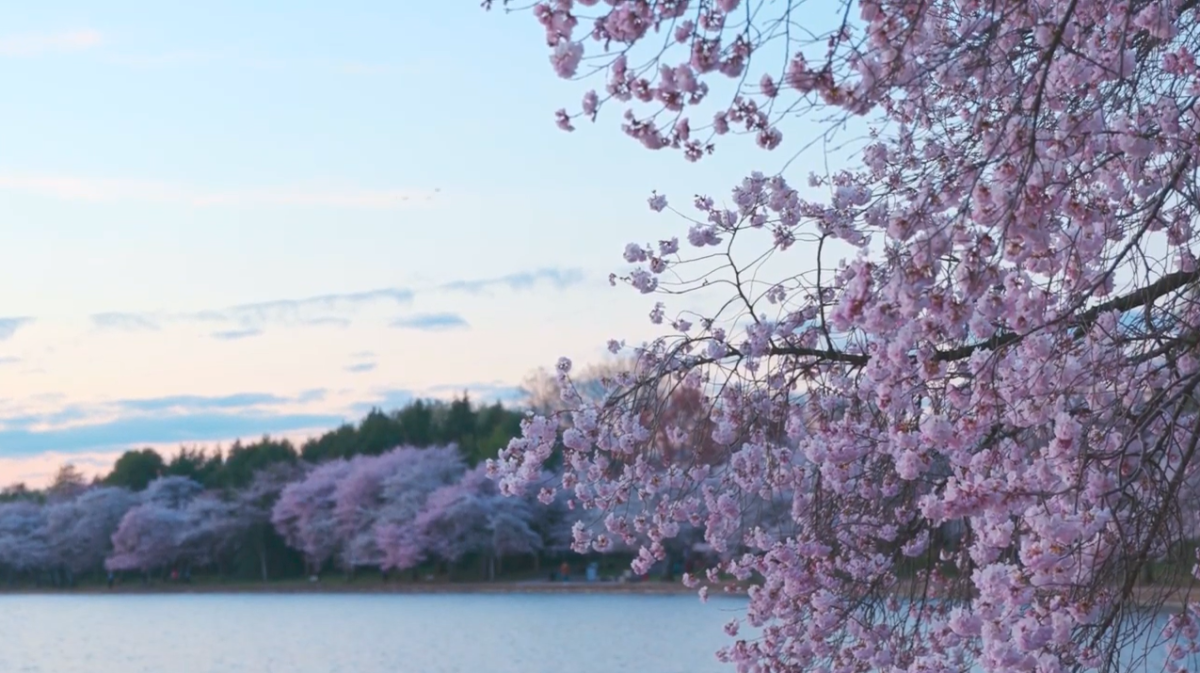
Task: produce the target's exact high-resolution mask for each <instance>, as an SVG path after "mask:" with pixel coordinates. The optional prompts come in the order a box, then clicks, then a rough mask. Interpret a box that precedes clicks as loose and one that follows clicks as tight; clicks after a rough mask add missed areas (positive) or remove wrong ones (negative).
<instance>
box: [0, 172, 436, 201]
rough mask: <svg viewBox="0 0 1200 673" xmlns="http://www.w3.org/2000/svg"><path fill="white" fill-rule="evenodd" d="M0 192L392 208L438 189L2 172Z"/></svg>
mask: <svg viewBox="0 0 1200 673" xmlns="http://www.w3.org/2000/svg"><path fill="white" fill-rule="evenodd" d="M0 189H4V190H8V191H14V192H21V193H25V194H33V195H35V196H42V197H48V198H54V199H61V200H65V201H86V202H91V203H110V202H121V201H139V202H147V201H149V202H158V203H174V204H180V205H185V206H192V207H196V208H205V207H237V206H278V207H303V208H344V209H351V210H355V209H363V210H392V209H396V208H403V207H420V206H426V205H429V204H430V203H432V202H433V201H434V200H435V197H436V196H437V194H438V192H440V191H441V189H440V188H437V189H404V188H395V189H365V188H361V187H340V186H328V185H326V186H322V185H312V186H292V187H277V188H257V189H238V190H227V191H221V190H213V189H206V188H203V187H199V186H194V185H185V184H176V183H170V182H160V181H155V180H132V179H125V178H93V177H78V176H65V175H39V174H29V173H20V172H5V173H0Z"/></svg>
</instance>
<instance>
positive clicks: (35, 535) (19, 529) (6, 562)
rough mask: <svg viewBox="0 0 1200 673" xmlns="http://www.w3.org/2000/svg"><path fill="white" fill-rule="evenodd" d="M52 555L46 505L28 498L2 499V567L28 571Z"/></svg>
mask: <svg viewBox="0 0 1200 673" xmlns="http://www.w3.org/2000/svg"><path fill="white" fill-rule="evenodd" d="M50 558H51V553H50V545H49V541H48V539H47V536H46V510H45V508H43V507H42V506H41V505H39V504H37V503H35V502H30V501H27V500H17V501H13V502H6V503H0V567H4V568H6V569H8V571H9V572H10V573H11V572H16V573H27V572H30V571H35V570H37V569H39V568H43V567H45V566H46V565H47V564H48V563H49V561H50ZM11 579H12V576H11V575H10V581H11Z"/></svg>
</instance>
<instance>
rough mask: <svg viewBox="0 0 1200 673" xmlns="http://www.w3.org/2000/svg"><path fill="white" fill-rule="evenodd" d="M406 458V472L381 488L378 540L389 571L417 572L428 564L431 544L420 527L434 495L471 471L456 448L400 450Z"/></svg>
mask: <svg viewBox="0 0 1200 673" xmlns="http://www.w3.org/2000/svg"><path fill="white" fill-rule="evenodd" d="M396 451H397V453H401V454H403V455H404V456H405V463H406V464H405V467H404V469H401V470H397V471H395V472H393V473H391V474H389V475H388V476H387V477H386V478H385V479H384V480H383V481H382V483H381V485H380V499H381V501H382V504H381V507H380V510H379V513H378V515H377V517H376V521H375V528H374V532H375V537H376V542H377V544H378V545H379V549H380V552H381V553H382V556H383V558H382V562H381V564H380V566H381V567H382V568H383V569H384V570H385V571H387V570H407V569H410V568H415V567H416V566H417V565H419V564H420V563H421V562H422V561H424V560H425V558H426V557H427V554H428V551H429V544H428V543H429V540H428V538H427V537H426V536H425V534H424V532H423V531H422V530H421V529H420V528H419V527H418V523H417V517H418V516H420V514H421V513H422V512H423V511H424V510H425V507H426V503H427V501H428V499H429V496H430V494H432V493H433V492H435V491H437V490H438V489H440V488H442V487H444V486H448V485H450V484H453V483H455V482H456V481H458V480H459V479H461V478H462V476H463V474H464V473H465V472H466V470H467V467H466V464H465V463H464V462H463V459H462V457H461V456H460V455H459V453H458V450H457V449H456V448H455V447H453V446H445V447H430V448H427V449H414V448H408V447H402V448H400V449H397V450H396Z"/></svg>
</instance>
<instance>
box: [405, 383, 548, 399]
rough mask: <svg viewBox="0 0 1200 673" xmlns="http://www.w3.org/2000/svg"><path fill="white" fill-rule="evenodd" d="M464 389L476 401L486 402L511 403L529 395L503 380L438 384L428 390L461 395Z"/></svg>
mask: <svg viewBox="0 0 1200 673" xmlns="http://www.w3.org/2000/svg"><path fill="white" fill-rule="evenodd" d="M463 391H466V392H467V393H468V394H469V395H470V396H471V398H472V399H474V400H475V401H476V402H485V403H490V402H503V403H505V404H511V403H513V402H519V401H522V400H524V399H525V398H526V397H528V394H527V393H526V391H525V390H524V389H523V388H521V387H520V386H514V385H510V384H507V383H504V382H502V381H488V382H475V383H459V384H447V385H438V386H433V387H432V388H429V389H428V390H427V392H428V393H430V394H431V395H433V396H434V397H442V396H445V395H459V394H461V393H462V392H463Z"/></svg>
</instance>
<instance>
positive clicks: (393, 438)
mask: <svg viewBox="0 0 1200 673" xmlns="http://www.w3.org/2000/svg"><path fill="white" fill-rule="evenodd" d="M523 417H524V414H523V412H521V411H519V410H516V409H512V408H506V407H504V406H503V405H500V404H493V405H490V406H475V405H473V404H471V401H470V399H469V398H468V397H467V396H466V395H463V396H462V397H461V398H458V399H454V400H452V401H450V402H441V401H423V400H422V401H415V402H412V403H410V404H409V405H407V406H405V407H403V408H401V409H398V410H395V411H393V412H390V413H385V412H383V411H381V410H379V409H372V410H371V411H370V412H369V413H368V414H367V415H366V416H365V417H364V418H363V419H362V420H361V421H359V422H358V423H355V424H349V423H347V424H344V425H342V426H341V427H339V428H336V429H334V430H331V431H329V432H326V433H324V434H322V435H320V436H319V437H315V438H313V439H310V440H308V441H306V442H304V443H303V444H301V445H300V446H299V447H297V446H295V445H293V444H292V443H291V442H289V441H287V440H286V439H275V438H271V437H267V436H264V437H263V438H262V439H260V440H258V441H256V442H250V443H242V442H235V443H234V444H233V445H232V446H230V447H229V449H228V450H227V451H222V450H220V449H217V450H214V451H206V450H204V449H201V448H193V447H181V448H180V450H179V451H178V452H177V453H175V454H174V455H172V456H168V457H164V456H163V455H162V454H160V453H159V452H157V451H155V450H154V449H150V448H146V449H140V450H130V451H127V452H125V453H124V454H122V455H121V456H120V457H119V458H118V459H117V461H116V463H115V464H114V465H113V468H112V470H111V471H110V472H109V473H108V474H106V475H104V476H101V477H97V478H96V479H94V480H92V481H91V482H88V481H87V480H86V479H84V477H83V476H82V474H81V473H80V472H79V471H78V470H77V469H76V468H75V467H74V466H72V465H65V466H63V467H62V468H61V469H60V470H59V472H58V474H57V475H56V477H55V479H54V480H53V482H52V483H51V484H50V485H49V486H48V487H47V488H45V489H41V490H33V489H28V488H26V487H24V486H23V485H16V486H11V487H9V488H6V489H4V491H3V492H0V580H3V581H5V582H7V583H9V584H19V583H36V584H42V585H54V586H72V585H75V584H76V583H78V582H79V581H81V580H84V581H86V580H89V579H90V580H92V581H98V580H100V579H102V578H108V579H112V578H113V577H114V574H115V576H116V577H121V576H127V577H131V578H141V579H142V580H149V579H152V578H156V577H160V578H165V577H176V578H181V579H190V578H191V577H192V576H193V574H207V575H212V576H217V577H221V578H245V579H250V578H255V579H261V580H264V581H265V580H268V579H281V578H298V577H305V576H312V575H320V574H321V573H323V572H328V571H338V572H341V573H344V574H345V575H346V576H348V577H354V576H355V575H356V574H359V573H361V572H363V571H365V570H369V571H372V572H380V573H383V575H384V576H385V577H387V576H388V575H389V574H390V575H392V576H393V577H396V576H403V577H405V578H408V579H416V578H417V577H418V575H421V574H430V573H432V574H435V575H437V576H438V577H442V578H457V577H462V576H469V577H475V578H481V577H486V578H489V579H490V578H493V577H495V576H496V574H497V573H500V572H505V571H506V570H507V571H513V570H516V571H525V572H527V573H532V572H537V571H540V569H541V567H542V565H543V564H544V563H546V562H547V561H548V560H553V561H554V562H555V563H557V562H559V561H560V560H562V559H564V558H566V557H567V555H569V554H573V552H572V551H571V543H572V540H573V539H574V537H575V536H576V535H577V534H578V532H577V531H576V530H575V524H576V521H577V520H579V519H580V516H579V515H578V514H579V513H578V512H572V511H571V509H572V508H571V505H570V503H569V498H567V497H565V495H564V492H561V491H560V492H559V493H558V494H557V495H555V496H554V497H553V498H546V497H545V493H546V492H550V489H546V490H544V491H542V492H540V493H539V492H530V493H528V494H525V495H524V496H523V497H515V498H514V497H505V496H503V495H502V494H501V492H500V490H499V488H498V487H497V484H496V482H495V481H494V480H492V479H489V478H488V475H487V474H486V471H487V466H486V465H485V463H484V460H485V459H486V458H488V457H493V456H495V455H497V452H498V451H499V450H500V449H501V448H502V447H503V446H505V445H506V444H507V443H508V441H509V440H510V439H512V438H513V437H516V436H518V435H519V433H520V426H521V422H522V418H523ZM561 479H562V476H561V474H559V473H557V472H555V470H554V469H552V468H551V469H547V470H546V471H545V473H544V474H543V480H544V482H545V484H546V485H547V486H554V485H556V483H558V482H561ZM539 495H541V496H542V497H541V498H539V497H538V496H539ZM539 499H540V500H541V501H540V502H539ZM602 525H603V524H602V522H601V521H599V520H596V521H589V522H587V523H586V527H587V528H588V529H592V530H594V532H597V533H602V532H603V531H602V530H601V528H602ZM606 551H607V552H608V553H609V554H615V555H617V556H620V555H630V554H632V550H631V549H630V548H628V547H625V546H622V545H620V544H615V545H613V546H612V548H611V549H608V550H606ZM677 551H678V553H677V558H682V556H683V555H685V554H686V553H687V552H688V550H687V549H685V548H684V547H682V546H681V547H679V549H678V550H677ZM667 570H670V566H669V565H668V566H667Z"/></svg>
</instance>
